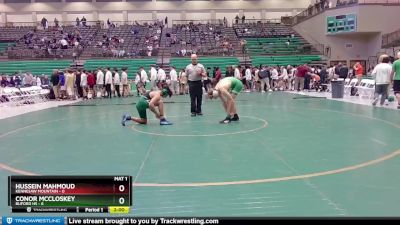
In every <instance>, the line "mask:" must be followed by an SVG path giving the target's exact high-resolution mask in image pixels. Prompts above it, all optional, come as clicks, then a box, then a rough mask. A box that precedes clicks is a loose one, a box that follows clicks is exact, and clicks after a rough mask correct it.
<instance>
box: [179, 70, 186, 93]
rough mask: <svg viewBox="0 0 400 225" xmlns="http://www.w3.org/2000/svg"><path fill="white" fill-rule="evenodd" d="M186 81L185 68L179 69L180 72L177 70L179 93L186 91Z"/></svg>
mask: <svg viewBox="0 0 400 225" xmlns="http://www.w3.org/2000/svg"><path fill="white" fill-rule="evenodd" d="M187 82H188V78H187V76H186V73H185V70H184V69H181V72H179V85H180V87H179V90H180V94H181V95H183V94H187V93H188V88H187Z"/></svg>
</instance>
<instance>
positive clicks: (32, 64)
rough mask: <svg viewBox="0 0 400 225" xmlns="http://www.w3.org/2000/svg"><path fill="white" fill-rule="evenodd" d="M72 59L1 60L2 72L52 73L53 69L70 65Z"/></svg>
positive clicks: (0, 71)
mask: <svg viewBox="0 0 400 225" xmlns="http://www.w3.org/2000/svg"><path fill="white" fill-rule="evenodd" d="M70 63H71V61H70V60H52V61H48V60H46V61H5V62H0V73H4V74H9V75H11V74H14V73H15V72H21V73H23V72H31V73H32V74H33V75H42V74H45V75H51V74H52V72H53V69H65V68H68V67H69V66H70Z"/></svg>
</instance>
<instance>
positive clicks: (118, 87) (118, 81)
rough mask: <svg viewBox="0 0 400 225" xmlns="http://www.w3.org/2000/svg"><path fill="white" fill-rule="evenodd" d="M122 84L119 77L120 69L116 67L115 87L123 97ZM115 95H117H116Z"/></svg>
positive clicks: (119, 95)
mask: <svg viewBox="0 0 400 225" xmlns="http://www.w3.org/2000/svg"><path fill="white" fill-rule="evenodd" d="M120 85H121V80H120V78H119V73H118V69H117V68H115V69H114V89H115V90H116V91H117V95H118V97H121V93H120ZM114 97H115V95H114Z"/></svg>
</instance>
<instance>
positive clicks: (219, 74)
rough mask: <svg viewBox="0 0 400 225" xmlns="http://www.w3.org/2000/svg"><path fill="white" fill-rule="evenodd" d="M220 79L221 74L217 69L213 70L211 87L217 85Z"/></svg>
mask: <svg viewBox="0 0 400 225" xmlns="http://www.w3.org/2000/svg"><path fill="white" fill-rule="evenodd" d="M221 79H222V72H221V70H220V69H219V67H217V68H215V77H214V80H213V86H215V85H217V83H218V82H219V81H220V80H221Z"/></svg>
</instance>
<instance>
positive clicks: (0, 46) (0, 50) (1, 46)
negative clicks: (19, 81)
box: [0, 42, 15, 56]
mask: <svg viewBox="0 0 400 225" xmlns="http://www.w3.org/2000/svg"><path fill="white" fill-rule="evenodd" d="M11 46H15V42H0V56H2V55H4V53H5V51H7V49H8V47H11Z"/></svg>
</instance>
